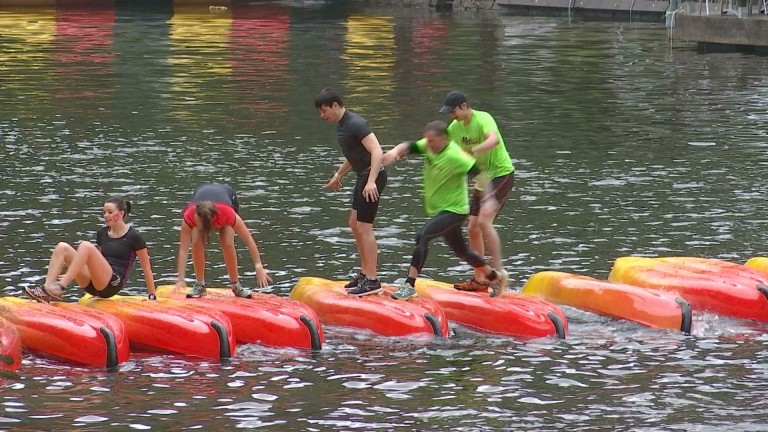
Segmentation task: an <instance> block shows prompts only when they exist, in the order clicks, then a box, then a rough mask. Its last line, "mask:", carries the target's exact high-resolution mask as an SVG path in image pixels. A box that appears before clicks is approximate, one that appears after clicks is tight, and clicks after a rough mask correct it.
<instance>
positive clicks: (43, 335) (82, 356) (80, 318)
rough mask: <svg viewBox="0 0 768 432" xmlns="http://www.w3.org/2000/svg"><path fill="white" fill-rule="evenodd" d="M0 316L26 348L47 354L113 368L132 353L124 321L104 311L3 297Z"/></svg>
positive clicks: (70, 360) (67, 304)
mask: <svg viewBox="0 0 768 432" xmlns="http://www.w3.org/2000/svg"><path fill="white" fill-rule="evenodd" d="M59 306H60V307H59ZM0 315H1V316H2V317H4V318H5V319H7V320H8V321H10V322H11V323H13V325H14V326H15V327H16V329H17V330H18V331H19V334H20V335H21V343H22V345H24V347H25V348H27V349H28V350H30V351H33V352H36V353H39V354H42V355H45V356H48V357H54V358H57V359H61V360H65V361H69V362H73V363H78V364H83V365H89V366H101V367H107V368H113V367H115V366H117V365H118V364H120V363H122V362H124V361H126V360H128V357H129V356H130V348H129V344H128V338H127V337H126V334H125V327H124V326H123V323H122V322H120V320H118V319H117V318H115V317H114V316H112V315H109V314H106V313H103V312H98V311H93V310H89V309H88V308H85V307H82V306H78V305H76V304H72V303H58V302H54V303H51V304H44V303H38V302H35V301H31V300H26V299H21V298H17V297H2V298H0Z"/></svg>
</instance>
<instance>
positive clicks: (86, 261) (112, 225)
mask: <svg viewBox="0 0 768 432" xmlns="http://www.w3.org/2000/svg"><path fill="white" fill-rule="evenodd" d="M130 212H131V203H130V202H129V201H128V200H126V199H125V198H124V197H120V196H114V197H111V198H109V199H108V200H107V201H106V202H105V203H104V222H105V223H106V226H105V227H103V228H102V229H100V230H99V231H98V232H97V233H96V239H95V240H96V244H93V243H91V242H88V241H83V242H80V244H79V245H78V246H77V249H75V248H74V247H72V246H71V245H69V244H68V243H64V242H61V243H59V244H57V245H56V248H55V249H54V250H53V255H51V260H50V262H49V263H48V274H47V275H46V277H45V282H44V283H43V284H42V285H38V286H35V287H32V288H24V290H25V291H26V292H27V294H28V295H29V296H30V297H32V298H34V299H35V300H37V301H39V302H45V303H47V302H49V301H51V299H56V300H61V296H62V294H63V292H64V288H66V287H67V286H68V285H69V284H71V283H72V281H77V283H78V285H80V286H81V287H82V288H83V290H84V291H85V292H87V293H88V294H91V295H93V296H96V297H101V298H109V297H112V296H114V295H115V294H117V293H118V292H120V290H121V289H122V288H123V287H124V286H125V284H126V283H127V282H128V276H129V274H130V272H131V269H132V268H133V266H134V264H135V262H136V258H138V259H139V263H140V265H141V269H142V270H143V271H144V279H145V281H146V284H147V292H148V293H149V298H150V299H151V300H154V299H155V278H154V275H153V274H152V265H151V264H150V261H149V253H148V252H147V244H146V243H145V242H144V239H143V238H142V237H141V235H140V234H139V232H138V231H136V229H135V228H134V227H133V226H130V225H128V224H127V223H126V222H125V218H126V217H127V216H128V214H129V213H130ZM65 267H66V269H67V271H66V273H64V274H62V272H63V271H64V269H65Z"/></svg>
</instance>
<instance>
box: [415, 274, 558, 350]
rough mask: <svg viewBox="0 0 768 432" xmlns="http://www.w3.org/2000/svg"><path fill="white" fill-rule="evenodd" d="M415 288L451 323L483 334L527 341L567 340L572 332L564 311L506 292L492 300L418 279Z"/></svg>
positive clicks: (479, 294)
mask: <svg viewBox="0 0 768 432" xmlns="http://www.w3.org/2000/svg"><path fill="white" fill-rule="evenodd" d="M415 288H416V291H417V292H418V293H419V296H421V297H424V298H430V299H432V300H434V301H435V302H437V304H439V305H440V307H441V308H442V309H443V310H444V311H445V315H446V317H447V318H448V319H449V320H451V321H455V322H457V323H459V324H462V325H464V326H467V327H471V328H473V329H476V330H478V331H481V332H487V333H494V334H501V335H506V336H514V337H523V338H525V337H531V338H535V337H546V336H556V337H559V338H565V336H566V334H567V332H568V321H567V319H566V317H565V314H563V312H562V311H561V310H560V308H559V307H557V306H556V305H554V304H552V303H549V302H547V301H543V300H541V299H538V298H535V297H532V296H526V295H522V294H519V293H514V292H506V293H504V295H502V296H501V297H498V298H491V297H490V296H488V294H486V293H473V292H464V291H458V290H456V289H454V288H453V285H451V284H447V283H444V282H438V281H433V280H427V279H417V280H416V287H415Z"/></svg>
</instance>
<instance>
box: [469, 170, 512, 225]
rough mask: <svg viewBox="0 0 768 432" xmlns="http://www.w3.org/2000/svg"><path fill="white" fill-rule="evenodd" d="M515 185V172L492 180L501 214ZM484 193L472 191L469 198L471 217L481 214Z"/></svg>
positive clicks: (494, 194)
mask: <svg viewBox="0 0 768 432" xmlns="http://www.w3.org/2000/svg"><path fill="white" fill-rule="evenodd" d="M514 185H515V173H514V171H513V172H511V173H509V174H507V175H503V176H499V177H494V178H493V179H492V180H491V187H492V188H493V196H494V197H495V198H496V201H498V202H499V212H501V209H503V208H504V204H506V202H507V199H508V198H509V193H510V192H512V186H514ZM484 195H485V192H484V191H479V190H477V189H475V190H473V191H472V196H471V197H470V198H469V215H470V216H477V215H479V214H480V206H481V205H482V204H483V196H484Z"/></svg>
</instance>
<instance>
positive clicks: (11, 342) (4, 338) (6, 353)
mask: <svg viewBox="0 0 768 432" xmlns="http://www.w3.org/2000/svg"><path fill="white" fill-rule="evenodd" d="M19 367H21V335H20V334H19V332H18V330H16V327H14V326H13V324H11V323H10V321H8V320H6V319H5V318H0V371H10V372H12V371H15V370H18V369H19Z"/></svg>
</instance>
